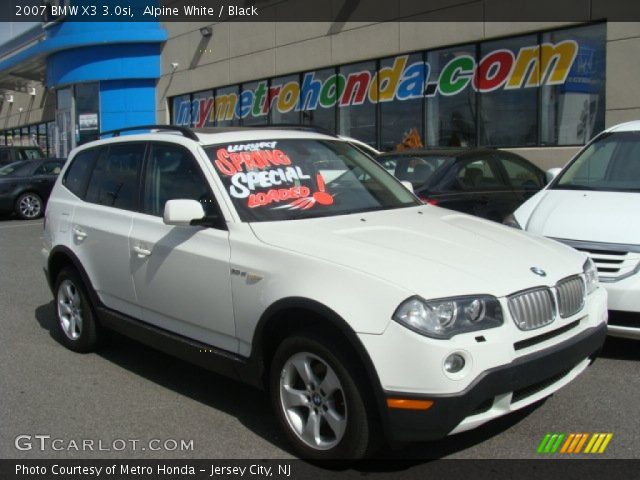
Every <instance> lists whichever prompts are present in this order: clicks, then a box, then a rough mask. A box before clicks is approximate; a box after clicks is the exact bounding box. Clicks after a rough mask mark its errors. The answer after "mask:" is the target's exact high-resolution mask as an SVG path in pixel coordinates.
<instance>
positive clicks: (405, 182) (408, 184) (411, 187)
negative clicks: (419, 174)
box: [401, 180, 414, 193]
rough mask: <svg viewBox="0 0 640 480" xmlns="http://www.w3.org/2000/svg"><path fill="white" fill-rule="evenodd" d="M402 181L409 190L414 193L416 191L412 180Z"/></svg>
mask: <svg viewBox="0 0 640 480" xmlns="http://www.w3.org/2000/svg"><path fill="white" fill-rule="evenodd" d="M401 183H402V185H404V187H405V188H406V189H407V190H409V191H410V192H411V193H414V192H413V184H412V183H411V182H408V181H406V180H403V181H402V182H401Z"/></svg>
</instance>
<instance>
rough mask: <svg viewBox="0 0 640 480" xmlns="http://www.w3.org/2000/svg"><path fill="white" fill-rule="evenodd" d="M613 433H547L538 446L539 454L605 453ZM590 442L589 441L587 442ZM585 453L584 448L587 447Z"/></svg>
mask: <svg viewBox="0 0 640 480" xmlns="http://www.w3.org/2000/svg"><path fill="white" fill-rule="evenodd" d="M612 438H613V433H592V434H589V433H569V434H568V435H567V434H564V433H547V434H546V435H545V436H544V437H543V439H542V441H541V442H540V444H539V445H538V449H537V453H539V454H554V453H562V454H569V455H570V454H578V453H581V452H582V453H589V454H598V453H604V451H605V450H606V449H607V446H608V445H609V442H610V441H611V439H612ZM587 440H588V441H587ZM585 444H586V447H585V448H584V451H583V450H582V448H583V447H584V446H585Z"/></svg>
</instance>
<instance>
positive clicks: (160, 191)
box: [143, 143, 216, 216]
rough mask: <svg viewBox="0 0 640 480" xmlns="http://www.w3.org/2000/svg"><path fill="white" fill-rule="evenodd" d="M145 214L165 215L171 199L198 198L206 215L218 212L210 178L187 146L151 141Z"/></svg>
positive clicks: (146, 179) (146, 176) (144, 206)
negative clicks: (207, 178)
mask: <svg viewBox="0 0 640 480" xmlns="http://www.w3.org/2000/svg"><path fill="white" fill-rule="evenodd" d="M144 183H145V194H144V205H143V211H144V213H148V214H149V215H156V216H162V213H163V212H164V206H165V204H166V203H167V201H168V200H174V199H188V200H198V201H199V202H200V203H201V204H202V207H203V209H204V211H205V213H206V214H207V215H213V214H215V213H216V206H215V204H214V202H213V197H212V196H211V191H210V189H209V186H208V184H207V181H206V179H205V177H204V175H203V174H202V172H201V171H200V167H199V166H198V164H197V162H196V160H195V159H194V158H193V157H192V156H191V154H190V153H189V151H188V150H186V149H185V148H182V147H179V146H176V145H170V144H161V143H158V144H152V146H151V155H150V156H149V161H148V163H147V171H146V173H145V182H144Z"/></svg>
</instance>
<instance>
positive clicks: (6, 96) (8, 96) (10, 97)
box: [4, 95, 13, 103]
mask: <svg viewBox="0 0 640 480" xmlns="http://www.w3.org/2000/svg"><path fill="white" fill-rule="evenodd" d="M4 99H5V100H6V101H7V102H9V103H13V95H5V96H4Z"/></svg>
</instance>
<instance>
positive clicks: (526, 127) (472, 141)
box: [171, 23, 606, 150]
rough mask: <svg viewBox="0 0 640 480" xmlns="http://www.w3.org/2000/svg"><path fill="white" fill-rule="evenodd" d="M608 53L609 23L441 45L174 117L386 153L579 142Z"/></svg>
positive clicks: (591, 124)
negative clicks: (355, 142) (309, 135)
mask: <svg viewBox="0 0 640 480" xmlns="http://www.w3.org/2000/svg"><path fill="white" fill-rule="evenodd" d="M605 50H606V24H605V23H599V24H593V25H586V26H577V27H570V28H565V29H561V30H557V31H552V32H543V33H536V34H529V35H521V36H518V37H512V38H503V39H498V40H491V41H487V42H480V43H474V44H466V45H459V46H454V47H447V48H440V49H434V50H430V51H425V52H418V53H413V54H406V55H398V56H395V57H388V58H383V59H379V60H371V61H366V62H361V63H357V64H351V65H343V66H338V67H332V68H325V69H321V70H316V71H308V72H303V73H300V74H291V75H286V76H282V77H275V78H271V79H265V80H259V81H253V82H247V83H245V84H242V85H232V86H228V87H223V88H218V89H216V90H215V98H214V101H213V102H211V99H210V98H208V97H210V96H211V95H210V93H209V91H207V92H199V93H193V94H185V95H181V96H178V97H173V98H172V99H171V100H172V102H173V103H172V112H173V122H174V123H177V124H182V125H189V124H191V125H202V126H204V125H211V124H215V125H220V126H233V125H240V124H242V125H264V124H265V123H273V124H282V123H286V124H298V123H301V124H302V125H315V126H318V127H322V128H325V129H327V130H329V131H331V132H339V133H340V134H342V135H345V136H350V137H354V138H356V139H359V140H361V141H364V142H366V143H368V144H370V145H374V146H377V147H378V148H380V149H382V150H390V149H395V148H398V147H399V146H400V147H420V146H423V145H426V146H462V147H465V146H476V145H479V146H501V147H526V146H538V145H579V144H583V143H585V142H586V141H587V140H588V139H589V138H591V137H592V136H593V135H595V134H596V133H598V132H599V131H601V130H602V129H603V128H604V112H605V82H606V79H605V74H606V73H605V72H606V69H605V54H606V51H605ZM194 105H195V107H194ZM209 108H210V109H211V110H209ZM207 112H210V113H209V116H208V117H207V115H206V114H207ZM203 115H204V116H203ZM203 122H204V123H203Z"/></svg>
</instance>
